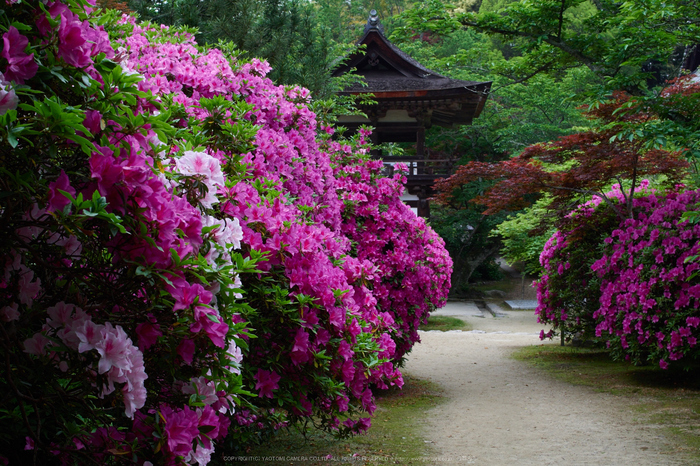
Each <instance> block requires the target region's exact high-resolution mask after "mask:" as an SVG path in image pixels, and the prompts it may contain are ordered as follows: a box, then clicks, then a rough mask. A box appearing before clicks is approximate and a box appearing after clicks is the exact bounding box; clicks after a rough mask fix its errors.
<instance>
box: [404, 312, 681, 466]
mask: <svg viewBox="0 0 700 466" xmlns="http://www.w3.org/2000/svg"><path fill="white" fill-rule="evenodd" d="M438 314H446V315H456V316H458V317H460V318H463V319H465V320H467V321H469V322H470V323H471V324H472V326H473V328H474V329H475V330H474V331H472V332H437V331H431V332H422V333H421V339H422V343H421V344H419V345H416V346H415V347H414V348H413V351H412V352H411V354H410V356H409V358H408V362H407V365H406V367H405V372H407V373H409V374H411V375H413V376H416V377H419V378H424V379H429V380H431V381H433V382H435V383H437V384H438V385H440V386H441V387H442V388H443V390H444V395H445V397H446V399H447V401H446V402H444V403H441V404H440V405H439V406H437V407H436V408H433V409H431V410H430V411H429V412H428V416H427V420H426V421H425V425H424V431H425V434H424V435H425V438H426V439H427V440H428V441H429V442H431V443H432V444H433V446H434V447H435V448H434V450H435V454H436V455H437V456H435V457H433V458H425V459H424V460H425V463H426V464H444V463H452V464H477V465H499V466H501V465H518V466H520V465H550V464H551V465H554V464H556V465H634V466H645V465H675V464H689V463H687V462H683V461H682V459H680V458H679V457H678V456H676V455H674V454H671V453H669V452H670V451H671V450H670V444H669V442H668V441H667V440H665V439H664V437H663V435H662V434H661V433H660V432H658V431H655V430H654V428H653V427H649V426H646V427H645V426H641V425H636V424H635V423H634V421H633V419H632V415H631V414H630V410H629V409H625V408H626V407H628V406H627V404H628V403H629V401H626V400H624V399H622V398H618V397H615V396H612V395H607V394H601V393H598V392H595V391H593V390H591V389H590V388H587V387H581V386H574V385H570V384H566V383H563V382H559V381H556V380H554V379H552V378H550V377H547V376H546V375H543V374H542V373H541V372H538V371H537V370H535V369H532V368H530V367H528V366H527V365H525V364H524V363H521V362H518V361H515V360H513V359H511V358H510V353H512V352H513V351H514V350H516V349H517V348H519V347H522V346H526V345H536V344H541V342H540V340H539V338H538V334H539V331H540V329H541V328H542V327H541V326H540V325H539V324H537V323H536V321H535V318H534V315H533V314H532V312H528V311H506V312H505V315H506V316H505V317H501V318H498V319H494V318H492V317H489V315H488V313H485V314H487V316H486V317H483V318H480V317H475V315H478V314H479V310H478V309H477V308H476V307H475V306H474V305H473V304H469V303H450V304H448V306H446V307H445V308H443V309H442V310H440V311H439V312H438Z"/></svg>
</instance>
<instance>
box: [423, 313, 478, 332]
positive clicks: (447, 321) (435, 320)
mask: <svg viewBox="0 0 700 466" xmlns="http://www.w3.org/2000/svg"><path fill="white" fill-rule="evenodd" d="M420 329H421V330H442V331H443V332H445V331H447V330H463V331H468V330H471V325H469V324H468V323H467V322H465V321H463V320H462V319H458V318H456V317H450V316H430V317H428V323H427V324H424V325H421V326H420Z"/></svg>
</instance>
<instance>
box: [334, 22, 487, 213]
mask: <svg viewBox="0 0 700 466" xmlns="http://www.w3.org/2000/svg"><path fill="white" fill-rule="evenodd" d="M358 45H364V46H365V47H362V48H360V49H359V51H358V52H356V53H354V54H353V55H351V56H350V57H348V58H347V59H346V60H345V61H344V63H343V65H341V66H339V67H338V68H336V70H335V71H334V73H333V74H334V76H339V75H342V74H345V73H354V74H357V75H359V76H361V77H362V78H363V80H364V82H365V83H366V86H362V85H361V84H359V83H358V84H354V85H352V86H350V87H348V88H346V89H345V90H344V91H343V92H341V94H345V95H358V94H365V93H371V94H373V95H374V98H373V99H374V101H375V102H376V103H374V104H371V105H359V108H360V110H362V111H363V112H364V113H365V114H366V115H367V118H365V117H363V116H361V115H357V116H343V117H340V121H339V124H340V125H342V126H345V127H346V128H348V130H350V131H355V130H357V128H358V127H359V126H362V125H368V126H372V127H373V128H374V131H373V135H372V138H373V143H375V144H381V143H384V142H411V143H415V148H416V150H415V155H411V156H403V157H395V156H391V155H389V154H381V153H379V152H377V153H375V154H374V155H375V156H376V157H381V158H382V159H384V161H385V162H386V163H387V166H388V167H390V166H391V165H392V162H404V163H406V164H407V165H408V166H409V174H408V183H407V186H406V187H407V190H408V193H409V194H412V195H414V196H417V197H418V200H417V201H413V202H409V205H411V206H412V207H417V209H418V215H420V216H421V217H429V216H430V204H429V201H428V198H429V197H431V196H432V195H433V194H434V193H433V184H434V183H435V180H436V179H437V178H443V177H447V176H449V175H451V174H452V172H453V169H454V166H455V160H435V159H433V158H431V157H430V154H429V150H428V149H426V147H425V130H426V129H427V128H430V127H431V126H432V125H438V126H444V127H452V126H455V125H468V124H470V123H471V122H472V120H473V119H474V118H476V117H477V116H479V114H480V113H481V110H482V109H483V108H484V104H485V103H486V99H487V97H488V93H489V91H490V89H491V83H490V82H474V81H462V80H459V79H451V78H448V77H445V76H442V75H440V74H438V73H436V72H434V71H431V70H429V69H427V68H425V67H424V66H423V65H421V64H420V63H418V62H417V61H415V60H414V59H412V58H411V57H409V56H408V55H407V54H406V53H404V52H402V51H401V50H400V49H399V48H398V47H396V46H395V45H394V44H392V43H391V42H389V40H388V39H387V38H386V37H385V36H384V33H383V27H382V25H381V23H380V22H379V19H378V17H377V12H376V11H375V10H372V11H371V12H370V17H369V20H368V21H367V25H366V26H365V31H364V35H363V36H362V38H361V39H360V40H359V41H358Z"/></svg>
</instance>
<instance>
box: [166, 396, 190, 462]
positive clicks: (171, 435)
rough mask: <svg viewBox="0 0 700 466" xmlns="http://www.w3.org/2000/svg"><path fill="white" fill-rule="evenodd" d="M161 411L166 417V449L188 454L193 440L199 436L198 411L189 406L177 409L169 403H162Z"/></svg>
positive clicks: (184, 454)
mask: <svg viewBox="0 0 700 466" xmlns="http://www.w3.org/2000/svg"><path fill="white" fill-rule="evenodd" d="M160 413H161V415H162V416H163V418H164V419H165V426H164V428H163V431H164V432H165V435H166V436H167V438H168V441H167V444H166V445H167V446H166V449H167V450H168V451H169V452H170V453H172V454H173V455H176V456H188V455H189V454H190V452H191V451H192V442H193V441H194V440H195V439H196V438H197V437H198V436H199V419H198V418H197V413H196V412H195V411H192V410H191V409H190V408H189V407H188V406H185V407H184V408H182V409H179V410H177V411H176V410H174V409H172V408H171V407H169V406H167V405H161V407H160Z"/></svg>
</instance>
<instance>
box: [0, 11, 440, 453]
mask: <svg viewBox="0 0 700 466" xmlns="http://www.w3.org/2000/svg"><path fill="white" fill-rule="evenodd" d="M2 14H3V17H4V18H5V19H6V21H4V22H3V24H6V25H9V26H2V28H4V29H3V31H4V32H3V48H2V52H1V53H0V57H1V60H0V69H1V70H2V71H3V75H2V77H0V81H1V82H0V138H2V140H1V141H0V157H2V165H1V167H0V171H2V177H0V186H1V191H2V193H1V194H2V199H3V202H2V207H1V208H0V215H2V220H3V221H2V237H3V241H2V243H1V244H0V264H2V267H3V274H2V275H0V300H1V301H0V331H1V332H2V334H1V335H2V338H1V339H0V341H2V345H3V353H4V354H5V355H6V356H5V359H6V364H5V365H4V369H3V374H2V375H1V376H0V384H1V386H2V389H3V393H5V394H6V395H5V398H4V400H3V404H2V410H0V419H1V420H2V422H0V425H1V426H2V427H0V443H1V444H2V449H1V451H2V455H6V457H3V456H0V460H1V461H3V462H6V461H7V460H8V459H9V460H10V461H12V462H13V463H18V464H25V463H29V462H34V463H42V464H43V463H54V462H57V461H60V462H64V463H73V462H76V461H77V462H80V463H87V462H96V463H99V464H105V463H116V462H135V463H138V464H144V463H146V462H153V463H156V462H157V463H163V464H178V463H189V464H194V463H198V464H206V463H207V462H209V461H210V459H211V455H212V454H213V452H214V451H215V448H216V447H221V446H223V449H224V451H235V450H237V449H240V448H242V447H243V445H244V444H245V443H246V442H248V441H251V440H253V439H255V438H259V437H261V436H263V435H265V434H266V433H267V432H269V431H270V430H274V429H276V428H279V427H280V426H283V425H287V424H288V423H293V422H297V421H305V420H310V421H312V422H313V423H316V424H317V425H318V426H319V427H322V428H326V429H329V430H334V431H337V432H339V433H340V434H347V433H352V432H358V431H361V430H364V429H366V428H367V427H368V426H369V418H368V417H367V414H371V413H372V411H373V410H374V399H373V395H372V392H371V387H372V386H373V385H378V386H381V387H385V386H387V385H391V384H397V385H401V384H402V381H401V374H400V372H399V371H398V369H397V365H398V364H399V363H400V362H401V359H402V357H403V355H404V354H405V353H406V352H407V351H409V350H410V347H411V345H412V344H413V343H414V342H415V341H417V332H416V329H417V326H418V324H419V322H421V321H423V320H425V319H426V318H427V314H428V312H429V311H430V310H432V309H433V308H434V307H435V306H439V305H441V304H442V303H444V300H445V299H446V295H447V291H448V288H449V279H448V277H449V275H450V270H449V269H450V267H451V263H450V259H449V256H448V255H447V253H446V252H445V250H444V247H443V244H442V241H441V240H440V239H439V238H438V237H437V236H436V235H435V234H434V232H432V230H431V229H430V228H429V227H427V226H426V225H425V223H424V222H423V221H422V220H421V219H418V218H416V217H415V215H413V214H412V213H411V212H410V209H408V208H407V207H406V206H405V205H403V204H402V203H400V201H399V193H400V192H401V191H402V189H403V188H402V182H403V179H402V175H400V174H399V175H397V176H396V177H394V178H384V177H382V176H381V174H380V172H381V163H379V162H376V161H371V160H369V159H368V155H367V149H366V147H365V146H364V144H365V141H364V139H365V137H366V136H367V133H361V134H359V135H358V136H357V137H356V138H355V139H354V140H350V141H334V140H332V139H331V138H330V134H331V133H332V130H331V129H330V128H326V127H323V126H322V125H320V124H319V123H318V122H317V121H316V115H315V114H314V113H313V112H311V111H310V110H309V107H308V104H309V95H308V91H306V90H304V89H301V88H296V87H281V86H275V85H274V84H273V83H272V82H270V81H269V80H268V79H266V78H265V74H266V72H267V71H268V70H269V67H268V66H267V64H266V63H264V62H260V61H257V60H252V61H250V62H240V61H238V60H237V59H236V58H235V57H233V56H231V53H230V52H231V51H230V50H227V47H228V46H226V45H225V44H224V45H222V48H223V50H222V49H213V48H202V47H199V46H197V44H196V43H195V42H194V39H193V36H192V34H191V33H190V32H188V31H187V30H185V29H169V28H167V27H162V26H155V25H151V24H140V23H137V22H136V21H135V20H134V18H131V17H128V16H124V17H118V16H117V15H116V13H114V12H111V13H108V14H102V15H96V14H95V12H94V11H93V10H92V9H91V7H90V5H88V4H87V3H86V2H84V1H82V0H65V1H58V2H49V3H46V4H44V3H41V2H40V3H37V2H25V1H8V2H7V5H6V7H5V10H4V13H2ZM319 129H320V130H321V131H319Z"/></svg>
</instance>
